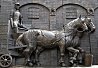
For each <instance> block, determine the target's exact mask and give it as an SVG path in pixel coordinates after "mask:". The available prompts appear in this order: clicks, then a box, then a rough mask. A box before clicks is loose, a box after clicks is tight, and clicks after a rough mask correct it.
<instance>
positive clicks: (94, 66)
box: [9, 65, 98, 68]
mask: <svg viewBox="0 0 98 68" xmlns="http://www.w3.org/2000/svg"><path fill="white" fill-rule="evenodd" d="M9 68H98V65H92V66H90V67H25V66H13V67H9Z"/></svg>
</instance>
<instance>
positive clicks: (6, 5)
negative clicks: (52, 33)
mask: <svg viewBox="0 0 98 68" xmlns="http://www.w3.org/2000/svg"><path fill="white" fill-rule="evenodd" d="M17 1H18V2H19V3H20V5H21V6H20V12H21V14H22V16H23V18H22V22H23V25H25V26H26V27H27V28H28V29H31V28H40V29H46V30H62V29H63V25H66V24H67V23H68V22H70V21H71V20H73V19H76V18H77V17H79V16H80V15H81V16H82V17H85V16H88V17H90V18H92V20H93V23H94V24H95V25H96V31H95V33H94V34H91V36H90V38H91V40H90V42H91V45H92V48H91V49H92V54H93V64H98V51H97V50H98V36H97V34H98V30H97V29H98V23H97V22H98V0H0V44H1V45H0V47H1V48H6V47H7V45H8V42H7V39H8V38H7V34H8V19H9V17H10V15H11V12H12V11H13V10H14V4H15V2H17ZM89 45H90V44H89V41H88V35H87V34H85V37H84V38H82V40H81V47H82V48H83V49H84V50H85V51H86V52H87V53H89V52H90V46H89ZM58 53H59V52H58V50H57V49H55V50H49V51H46V52H43V53H42V54H41V55H40V61H41V64H42V66H49V65H51V66H57V65H58V59H59V54H58ZM65 59H66V58H65ZM21 60H22V61H21ZM23 61H24V58H17V59H15V61H13V62H14V63H13V65H18V64H20V65H21V64H23ZM66 61H68V60H66ZM66 63H67V62H66Z"/></svg>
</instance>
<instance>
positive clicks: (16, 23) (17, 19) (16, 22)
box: [11, 3, 28, 30]
mask: <svg viewBox="0 0 98 68" xmlns="http://www.w3.org/2000/svg"><path fill="white" fill-rule="evenodd" d="M19 7H20V4H19V3H15V11H14V12H13V13H12V16H11V23H12V27H16V28H17V27H18V28H23V29H24V30H28V29H27V28H25V27H24V26H23V25H22V21H21V19H22V16H21V13H20V11H19Z"/></svg>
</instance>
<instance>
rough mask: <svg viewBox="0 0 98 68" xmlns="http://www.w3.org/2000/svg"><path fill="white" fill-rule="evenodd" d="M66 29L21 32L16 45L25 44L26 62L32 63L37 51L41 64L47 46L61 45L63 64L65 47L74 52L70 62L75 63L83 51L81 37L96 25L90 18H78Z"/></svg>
mask: <svg viewBox="0 0 98 68" xmlns="http://www.w3.org/2000/svg"><path fill="white" fill-rule="evenodd" d="M64 29H65V30H62V31H47V30H41V29H32V30H28V31H26V32H24V33H23V34H21V35H20V36H19V37H18V39H17V40H16V45H20V46H24V45H27V47H26V48H24V49H23V53H25V54H24V55H25V58H26V62H27V63H30V60H31V59H30V56H31V54H32V53H33V52H35V60H36V62H37V64H39V55H40V52H41V51H43V50H44V49H46V48H53V47H59V50H60V60H59V63H60V64H61V66H65V63H64V55H65V53H64V52H65V49H67V50H68V51H69V52H71V53H73V56H72V57H71V60H70V63H72V64H73V63H74V60H76V57H77V55H78V53H79V52H81V51H82V49H81V48H80V46H79V45H80V44H79V41H80V38H81V35H82V34H83V32H87V31H90V32H94V31H95V25H94V24H93V22H92V21H91V19H90V18H87V17H85V18H81V17H79V18H77V19H75V20H73V21H71V22H69V23H68V24H67V25H66V27H65V28H64Z"/></svg>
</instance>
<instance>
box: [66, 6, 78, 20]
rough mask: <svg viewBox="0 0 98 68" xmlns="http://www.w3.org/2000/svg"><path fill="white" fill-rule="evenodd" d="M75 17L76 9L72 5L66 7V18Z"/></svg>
mask: <svg viewBox="0 0 98 68" xmlns="http://www.w3.org/2000/svg"><path fill="white" fill-rule="evenodd" d="M75 18H77V9H76V8H74V7H69V8H66V19H75Z"/></svg>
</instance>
